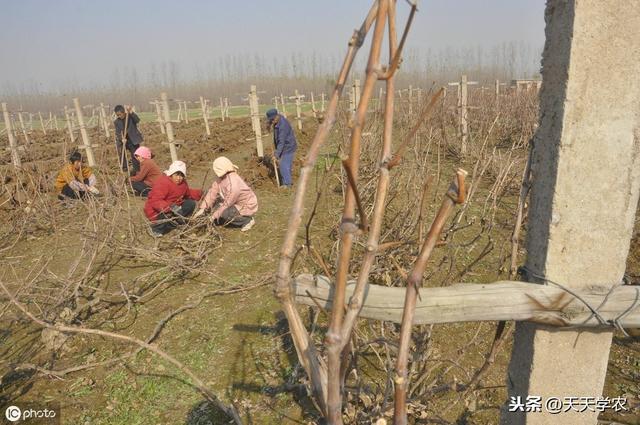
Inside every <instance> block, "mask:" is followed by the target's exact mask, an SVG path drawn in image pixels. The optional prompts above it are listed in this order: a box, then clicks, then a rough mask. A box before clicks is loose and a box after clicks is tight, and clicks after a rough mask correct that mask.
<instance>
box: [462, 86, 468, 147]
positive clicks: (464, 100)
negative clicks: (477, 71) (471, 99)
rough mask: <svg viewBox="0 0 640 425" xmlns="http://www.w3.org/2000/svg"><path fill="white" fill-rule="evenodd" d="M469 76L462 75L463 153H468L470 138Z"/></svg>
mask: <svg viewBox="0 0 640 425" xmlns="http://www.w3.org/2000/svg"><path fill="white" fill-rule="evenodd" d="M467 100H468V96H467V76H466V75H462V78H461V79H460V138H461V142H462V144H461V149H460V152H461V153H462V155H463V156H464V155H466V154H467V142H468V139H469V123H468V122H467V106H468V105H467Z"/></svg>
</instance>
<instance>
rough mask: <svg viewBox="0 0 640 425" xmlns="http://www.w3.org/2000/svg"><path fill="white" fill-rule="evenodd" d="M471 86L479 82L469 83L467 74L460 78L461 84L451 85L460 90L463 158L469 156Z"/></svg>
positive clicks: (460, 131) (459, 110)
mask: <svg viewBox="0 0 640 425" xmlns="http://www.w3.org/2000/svg"><path fill="white" fill-rule="evenodd" d="M471 84H478V82H477V81H468V80H467V76H466V74H463V75H462V76H461V77H460V81H459V82H455V83H449V85H450V86H456V87H457V89H458V108H457V109H458V133H459V136H460V154H461V155H462V156H464V155H466V154H467V143H468V139H469V122H468V109H469V105H468V86H469V85H471ZM445 94H446V93H445ZM443 102H444V100H443Z"/></svg>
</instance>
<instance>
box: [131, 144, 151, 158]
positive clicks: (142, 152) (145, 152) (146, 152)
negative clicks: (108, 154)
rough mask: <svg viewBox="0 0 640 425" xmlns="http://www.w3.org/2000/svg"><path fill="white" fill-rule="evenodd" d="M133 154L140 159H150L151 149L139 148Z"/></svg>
mask: <svg viewBox="0 0 640 425" xmlns="http://www.w3.org/2000/svg"><path fill="white" fill-rule="evenodd" d="M133 154H134V155H138V156H139V157H140V158H144V159H151V149H149V148H148V147H146V146H140V147H139V148H138V149H136V151H135V152H134V153H133Z"/></svg>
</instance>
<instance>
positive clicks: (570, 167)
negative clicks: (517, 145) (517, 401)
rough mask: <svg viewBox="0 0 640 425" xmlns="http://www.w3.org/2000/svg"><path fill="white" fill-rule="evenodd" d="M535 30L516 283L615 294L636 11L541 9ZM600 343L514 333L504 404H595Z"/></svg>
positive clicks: (633, 139)
mask: <svg viewBox="0 0 640 425" xmlns="http://www.w3.org/2000/svg"><path fill="white" fill-rule="evenodd" d="M545 20H546V31H545V32H546V36H547V40H546V43H545V48H544V52H543V57H542V64H543V68H542V76H543V82H544V84H543V86H542V92H541V94H540V114H539V116H540V123H539V127H538V130H537V132H536V135H535V138H534V149H533V151H532V155H533V157H532V159H533V162H532V174H533V176H534V179H533V186H532V189H531V200H530V211H529V217H530V218H529V221H530V224H529V229H528V231H527V234H528V237H527V253H528V255H527V260H526V268H527V271H528V277H529V280H530V281H537V282H540V281H541V280H542V279H540V278H539V276H544V277H545V278H546V279H548V280H552V281H554V282H558V283H560V284H562V285H564V286H566V287H568V288H580V287H588V286H590V285H601V286H610V285H615V284H618V283H619V282H620V281H621V280H622V278H623V275H624V271H625V266H626V259H627V255H628V251H629V243H630V240H631V235H632V231H633V225H634V217H635V213H636V207H637V202H638V192H639V190H640V125H639V124H640V80H638V79H637V78H636V76H637V75H640V61H638V52H640V3H639V2H626V1H624V2H623V1H622V0H615V1H601V0H548V1H547V6H546V13H545ZM622 40H624V42H621V41H622ZM619 41H620V42H619ZM612 70H615V72H612ZM550 302H552V301H551V300H550ZM595 307H596V308H597V307H598V306H595ZM611 337H612V331H611V330H599V331H596V330H586V329H585V330H563V329H561V328H558V329H550V328H548V327H544V326H535V325H532V324H525V323H518V324H517V327H516V334H515V340H514V348H513V354H512V357H511V364H510V366H509V377H508V379H507V384H508V392H509V396H510V397H521V399H522V400H525V399H526V397H527V396H541V397H542V400H543V403H544V401H545V400H547V399H548V398H549V397H558V398H559V399H560V400H563V398H564V397H570V396H589V397H599V396H601V394H602V388H603V385H604V380H605V375H606V371H607V362H608V357H609V348H610V345H611ZM621 395H622V394H621ZM543 406H544V404H543ZM565 408H566V405H565ZM508 410H509V409H508V408H507V406H505V407H504V408H503V412H502V418H501V421H502V423H503V424H509V425H511V424H517V425H520V424H525V423H526V424H533V425H538V424H596V423H598V421H597V417H598V412H597V411H596V412H593V411H590V410H591V409H586V410H585V411H584V412H582V413H578V412H576V411H569V412H567V413H559V414H550V413H548V412H546V411H545V409H542V411H541V412H532V413H527V412H522V411H516V412H508Z"/></svg>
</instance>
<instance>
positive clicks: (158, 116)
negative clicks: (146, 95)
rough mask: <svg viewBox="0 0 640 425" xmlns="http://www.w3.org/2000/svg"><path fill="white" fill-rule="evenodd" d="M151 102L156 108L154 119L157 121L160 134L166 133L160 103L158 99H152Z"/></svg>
mask: <svg viewBox="0 0 640 425" xmlns="http://www.w3.org/2000/svg"><path fill="white" fill-rule="evenodd" d="M150 103H152V104H153V105H154V106H155V108H156V121H157V122H158V126H160V132H161V133H162V134H167V131H166V130H165V128H164V118H163V114H162V105H161V104H160V101H158V100H154V101H153V102H150Z"/></svg>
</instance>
